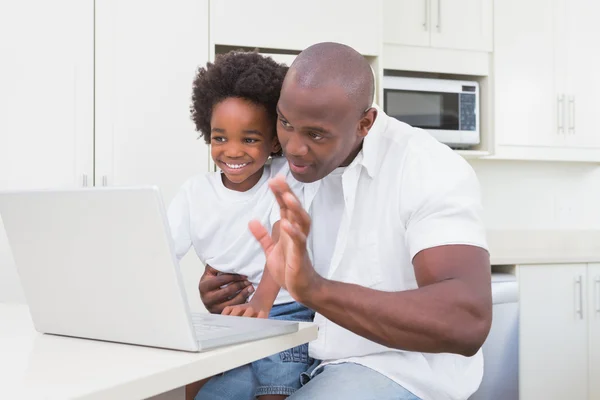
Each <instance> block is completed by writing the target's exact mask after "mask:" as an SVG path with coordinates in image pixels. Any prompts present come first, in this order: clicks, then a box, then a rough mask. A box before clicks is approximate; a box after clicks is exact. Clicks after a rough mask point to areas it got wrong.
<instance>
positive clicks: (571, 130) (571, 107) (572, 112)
mask: <svg viewBox="0 0 600 400" xmlns="http://www.w3.org/2000/svg"><path fill="white" fill-rule="evenodd" d="M569 134H573V135H574V134H575V96H572V97H569Z"/></svg>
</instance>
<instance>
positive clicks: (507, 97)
mask: <svg viewBox="0 0 600 400" xmlns="http://www.w3.org/2000/svg"><path fill="white" fill-rule="evenodd" d="M599 14H600V3H598V2H595V1H594V0H572V1H568V2H567V1H566V0H552V1H550V2H548V1H546V0H527V1H522V0H497V1H496V2H495V4H494V27H495V33H494V61H493V63H494V68H493V70H494V88H495V90H494V104H495V110H494V111H495V123H494V132H495V142H496V154H497V156H499V157H501V158H523V159H547V160H572V161H600V128H598V123H597V122H596V121H595V119H594V118H595V115H597V106H598V102H597V94H598V93H599V92H600V76H598V74H595V73H594V72H593V71H598V70H599V69H600V53H599V52H598V51H597V50H596V48H597V45H595V40H596V39H597V38H598V37H600V24H598V23H597V21H596V20H595V19H596V16H597V15H599Z"/></svg>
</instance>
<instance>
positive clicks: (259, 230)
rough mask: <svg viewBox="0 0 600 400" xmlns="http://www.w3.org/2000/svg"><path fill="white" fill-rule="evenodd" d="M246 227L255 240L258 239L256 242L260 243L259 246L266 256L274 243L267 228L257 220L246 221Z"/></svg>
mask: <svg viewBox="0 0 600 400" xmlns="http://www.w3.org/2000/svg"><path fill="white" fill-rule="evenodd" d="M248 228H249V229H250V232H252V235H254V237H255V238H256V240H258V243H260V247H262V249H263V251H264V252H265V254H266V255H267V256H268V255H269V253H270V252H271V250H272V249H273V246H274V245H275V243H274V242H273V239H272V238H271V236H270V235H269V232H268V231H267V229H266V228H265V227H264V226H263V225H262V224H261V223H260V222H259V221H257V220H252V221H250V223H248Z"/></svg>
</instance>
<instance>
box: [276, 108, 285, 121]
mask: <svg viewBox="0 0 600 400" xmlns="http://www.w3.org/2000/svg"><path fill="white" fill-rule="evenodd" d="M275 111H277V114H279V116H280V117H282V118H283V119H285V120H287V118H286V117H285V115H283V113H282V112H281V110H280V109H279V106H277V107H275Z"/></svg>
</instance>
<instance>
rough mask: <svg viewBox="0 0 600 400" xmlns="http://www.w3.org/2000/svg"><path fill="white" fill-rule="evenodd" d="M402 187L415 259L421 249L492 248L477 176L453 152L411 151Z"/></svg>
mask: <svg viewBox="0 0 600 400" xmlns="http://www.w3.org/2000/svg"><path fill="white" fill-rule="evenodd" d="M400 189H401V194H400V208H401V211H400V214H401V218H402V219H403V221H404V223H405V227H406V236H405V239H406V245H407V247H408V249H409V252H410V257H411V259H412V258H414V256H415V255H416V254H417V253H419V252H420V251H421V250H424V249H428V248H432V247H437V246H443V245H449V244H465V245H472V246H477V247H481V248H484V249H487V243H486V238H485V228H484V225H483V221H482V204H481V194H480V187H479V182H478V180H477V176H476V175H475V172H474V171H473V169H472V168H471V166H470V165H469V164H468V163H467V162H466V161H465V160H464V159H463V158H462V157H460V156H458V155H457V154H455V153H454V152H453V151H452V150H450V149H448V148H446V147H445V146H442V145H439V146H438V145H437V144H436V145H435V146H426V147H425V146H424V147H423V148H420V147H418V146H417V148H416V149H411V150H410V151H409V152H408V154H407V156H406V159H405V163H404V166H403V169H402V175H401V184H400Z"/></svg>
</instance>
